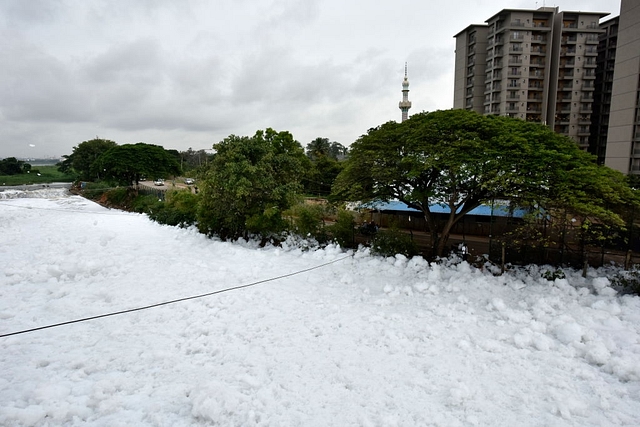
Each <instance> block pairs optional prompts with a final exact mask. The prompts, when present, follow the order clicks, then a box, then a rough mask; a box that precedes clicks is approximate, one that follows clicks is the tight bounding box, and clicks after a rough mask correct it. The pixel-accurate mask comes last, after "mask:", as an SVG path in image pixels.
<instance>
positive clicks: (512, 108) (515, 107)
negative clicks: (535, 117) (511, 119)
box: [505, 102, 520, 113]
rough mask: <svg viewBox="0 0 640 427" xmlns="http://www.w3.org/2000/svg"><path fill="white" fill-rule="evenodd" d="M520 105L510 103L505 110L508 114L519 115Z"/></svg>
mask: <svg viewBox="0 0 640 427" xmlns="http://www.w3.org/2000/svg"><path fill="white" fill-rule="evenodd" d="M517 104H518V103H517V102H509V103H507V106H506V108H505V112H507V113H517V112H518V111H520V110H519V109H518V105H517Z"/></svg>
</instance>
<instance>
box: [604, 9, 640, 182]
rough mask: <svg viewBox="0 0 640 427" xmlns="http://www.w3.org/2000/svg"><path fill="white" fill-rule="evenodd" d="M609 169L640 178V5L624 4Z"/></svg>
mask: <svg viewBox="0 0 640 427" xmlns="http://www.w3.org/2000/svg"><path fill="white" fill-rule="evenodd" d="M605 165H606V166H609V167H611V168H613V169H617V170H619V171H621V172H623V173H630V174H634V175H637V174H640V2H638V1H637V0H622V2H621V5H620V17H619V22H618V35H617V41H616V47H615V66H614V72H613V83H612V87H611V107H610V113H609V121H608V129H607V149H606V157H605Z"/></svg>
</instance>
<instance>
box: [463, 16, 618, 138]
mask: <svg viewBox="0 0 640 427" xmlns="http://www.w3.org/2000/svg"><path fill="white" fill-rule="evenodd" d="M606 15H608V14H607V13H601V12H559V11H558V8H549V7H542V8H539V9H535V10H528V9H504V10H502V11H500V12H498V13H497V14H495V15H494V16H492V17H490V18H489V19H488V20H487V21H485V22H486V25H471V26H469V27H467V28H466V29H464V30H462V31H461V32H459V33H458V34H456V35H455V38H456V65H455V82H454V104H453V106H454V108H461V109H468V110H474V111H477V112H478V113H481V114H497V115H507V116H511V117H518V118H521V119H523V120H527V121H533V122H539V123H544V124H547V125H548V126H549V127H551V128H552V129H554V130H555V131H556V132H558V133H561V134H564V135H567V136H569V137H571V138H573V139H574V140H575V141H576V143H578V144H579V146H580V147H582V148H584V149H587V148H588V146H589V127H590V124H591V112H592V107H593V99H594V98H593V91H594V88H595V85H594V80H595V77H596V75H595V68H596V57H597V54H598V50H597V46H598V35H599V34H600V33H601V32H602V30H600V29H599V26H598V21H599V19H600V18H602V17H603V16H606ZM484 43H486V47H485V54H484V59H485V63H484V67H481V66H478V60H479V59H480V58H481V55H480V54H479V50H480V46H481V45H482V44H484ZM474 46H475V48H474ZM463 64H464V66H463ZM483 68H484V69H483ZM480 93H482V96H483V97H482V102H480V100H479V94H480Z"/></svg>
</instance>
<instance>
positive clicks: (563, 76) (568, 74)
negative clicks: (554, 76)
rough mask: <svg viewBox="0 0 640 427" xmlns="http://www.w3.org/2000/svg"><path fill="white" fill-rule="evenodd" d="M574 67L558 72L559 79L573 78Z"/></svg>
mask: <svg viewBox="0 0 640 427" xmlns="http://www.w3.org/2000/svg"><path fill="white" fill-rule="evenodd" d="M573 75H574V74H573V69H569V70H561V71H560V74H558V79H559V80H573Z"/></svg>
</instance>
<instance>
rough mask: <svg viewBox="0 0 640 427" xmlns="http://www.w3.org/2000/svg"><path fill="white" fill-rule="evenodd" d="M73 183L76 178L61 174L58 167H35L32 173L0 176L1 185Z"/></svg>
mask: <svg viewBox="0 0 640 427" xmlns="http://www.w3.org/2000/svg"><path fill="white" fill-rule="evenodd" d="M38 174H39V175H38ZM73 181H74V177H73V176H72V175H66V174H63V173H61V172H59V171H58V168H57V167H56V166H34V167H33V169H32V170H31V172H30V173H23V174H20V175H0V185H23V184H45V183H51V182H73Z"/></svg>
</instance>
